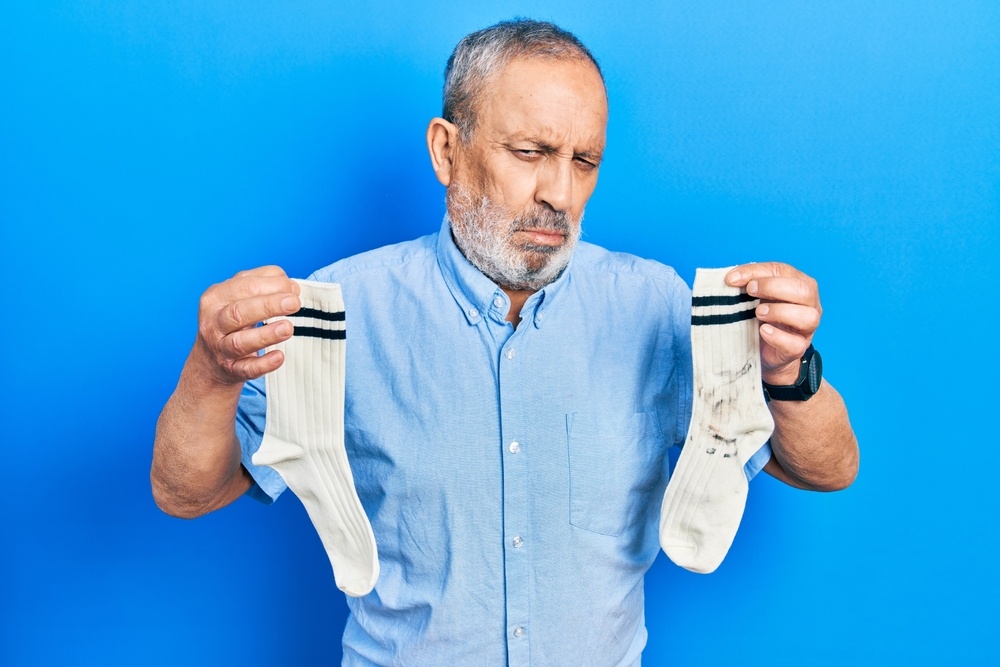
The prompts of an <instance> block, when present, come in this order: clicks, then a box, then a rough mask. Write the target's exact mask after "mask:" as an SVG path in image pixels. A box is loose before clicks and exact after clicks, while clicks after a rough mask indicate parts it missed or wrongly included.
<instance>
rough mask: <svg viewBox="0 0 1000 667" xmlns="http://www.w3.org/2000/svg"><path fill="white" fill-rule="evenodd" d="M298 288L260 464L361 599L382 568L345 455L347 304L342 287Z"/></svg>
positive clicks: (270, 389)
mask: <svg viewBox="0 0 1000 667" xmlns="http://www.w3.org/2000/svg"><path fill="white" fill-rule="evenodd" d="M295 282H297V283H298V284H299V285H300V286H301V288H302V291H301V294H300V295H299V299H300V301H301V302H302V309H301V310H299V311H298V312H297V313H294V314H292V315H291V316H289V317H288V318H287V319H289V320H290V321H291V322H292V324H293V325H294V326H295V332H294V335H293V336H292V337H291V338H290V339H288V340H287V341H285V342H284V343H281V344H279V345H276V346H274V349H279V350H283V352H284V354H285V361H284V363H283V364H282V365H281V367H280V368H278V369H277V370H275V371H272V372H271V373H268V374H267V375H266V376H265V381H266V384H267V417H266V428H265V432H264V440H263V442H261V445H260V449H258V450H257V452H256V453H255V454H254V455H253V462H254V464H255V465H266V466H271V467H272V468H274V469H275V470H276V471H277V472H278V474H279V475H281V478H282V479H283V480H285V483H286V484H287V485H288V488H290V489H291V490H292V491H294V492H295V495H296V496H298V497H299V500H301V501H302V504H303V505H304V506H305V508H306V512H308V514H309V518H310V519H311V520H312V523H313V526H314V527H315V528H316V532H317V533H319V537H320V539H321V540H322V541H323V546H324V547H325V548H326V553H327V555H328V556H329V557H330V563H331V564H332V565H333V575H334V579H335V580H336V582H337V587H338V588H340V590H342V591H344V592H345V593H347V594H348V595H351V596H354V597H358V596H361V595H365V594H366V593H368V592H370V591H371V590H372V588H373V587H374V586H375V580H376V579H378V572H379V567H378V552H377V550H376V546H375V536H374V534H373V533H372V528H371V524H370V523H369V522H368V517H367V516H366V515H365V511H364V509H363V508H362V507H361V501H360V500H358V494H357V491H356V490H355V488H354V478H353V477H352V475H351V468H350V465H349V463H348V461H347V450H346V449H344V358H345V347H346V340H345V338H346V329H345V325H344V301H343V299H342V297H341V294H340V285H337V284H335V283H320V282H312V281H305V280H296V281H295ZM277 319H283V318H277Z"/></svg>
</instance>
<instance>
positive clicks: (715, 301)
mask: <svg viewBox="0 0 1000 667" xmlns="http://www.w3.org/2000/svg"><path fill="white" fill-rule="evenodd" d="M731 269H732V267H728V268H724V269H697V270H696V272H695V278H694V286H693V288H692V290H691V292H692V297H691V326H692V327H704V326H714V325H721V324H733V323H735V322H742V321H744V320H749V319H751V318H753V317H754V316H755V311H756V309H757V306H758V305H759V304H760V299H758V298H756V297H753V296H750V295H749V294H747V293H746V292H745V291H744V290H743V289H741V288H739V287H732V286H730V285H727V284H726V274H728V273H729V271H730V270H731Z"/></svg>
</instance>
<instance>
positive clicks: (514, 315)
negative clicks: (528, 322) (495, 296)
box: [500, 287, 534, 329]
mask: <svg viewBox="0 0 1000 667" xmlns="http://www.w3.org/2000/svg"><path fill="white" fill-rule="evenodd" d="M500 289H502V290H503V293H504V294H506V295H507V298H508V299H510V310H508V311H507V321H508V322H510V323H511V324H513V325H514V328H515V329H516V328H517V325H518V324H520V323H521V309H522V308H524V302H525V301H527V300H528V298H529V297H530V296H531V295H532V294H534V292H533V291H532V290H519V289H510V288H508V287H501V288H500Z"/></svg>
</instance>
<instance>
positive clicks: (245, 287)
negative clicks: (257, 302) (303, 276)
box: [221, 273, 299, 298]
mask: <svg viewBox="0 0 1000 667" xmlns="http://www.w3.org/2000/svg"><path fill="white" fill-rule="evenodd" d="M221 287H222V288H223V289H222V290H221V291H222V292H224V293H225V294H227V295H229V297H230V298H233V297H236V298H241V297H247V296H262V295H265V294H277V293H279V292H285V293H288V294H296V295H297V294H298V293H299V286H298V285H297V284H296V283H295V281H294V280H292V279H291V278H288V277H286V276H284V275H281V276H276V275H274V276H272V275H257V274H252V273H248V274H247V275H243V276H238V277H234V278H231V279H229V280H227V281H226V282H224V283H222V285H221Z"/></svg>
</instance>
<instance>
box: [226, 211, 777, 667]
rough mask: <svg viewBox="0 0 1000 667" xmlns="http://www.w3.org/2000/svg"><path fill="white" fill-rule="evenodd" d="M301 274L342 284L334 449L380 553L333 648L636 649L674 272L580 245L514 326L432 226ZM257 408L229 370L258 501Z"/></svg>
mask: <svg viewBox="0 0 1000 667" xmlns="http://www.w3.org/2000/svg"><path fill="white" fill-rule="evenodd" d="M312 279H314V280H321V281H330V282H338V283H340V284H341V286H342V290H343V296H344V304H345V310H346V313H347V322H346V326H347V332H348V333H347V371H346V383H347V386H346V393H345V444H346V447H347V452H348V456H349V459H350V462H351V468H352V470H353V473H354V480H355V483H356V486H357V490H358V495H359V497H360V498H361V502H362V504H363V506H364V508H365V511H366V512H367V514H368V516H369V518H370V519H371V523H372V529H373V530H374V533H375V539H376V542H377V544H378V552H379V563H380V566H381V575H380V577H379V580H378V583H377V584H376V586H375V590H374V591H373V592H372V593H370V594H369V595H366V596H364V597H362V598H357V599H354V598H348V605H349V607H350V611H351V615H350V617H349V618H348V620H347V627H346V629H345V632H344V664H346V665H370V664H376V665H406V666H407V667H410V666H418V665H435V666H438V665H477V666H489V665H529V664H530V665H591V664H599V665H633V664H638V662H639V658H640V654H641V652H642V649H643V647H644V646H645V644H646V629H645V625H644V621H643V575H644V574H645V573H646V571H647V569H648V568H649V566H650V565H651V564H652V562H653V559H654V558H655V557H656V555H657V553H658V550H659V543H658V534H657V530H658V518H659V508H660V502H661V499H662V497H663V491H664V488H665V486H666V480H667V476H668V457H667V449H668V448H669V447H670V446H672V445H679V444H681V443H682V442H683V440H684V437H685V434H686V430H687V426H688V422H689V420H690V415H691V383H692V377H691V376H692V370H691V351H690V331H691V293H690V291H689V289H688V287H687V286H686V285H685V284H684V282H683V281H682V280H680V278H678V277H677V275H676V274H675V273H674V271H673V270H672V269H670V268H669V267H666V266H664V265H662V264H659V263H656V262H653V261H649V260H644V259H640V258H637V257H634V256H631V255H625V254H620V253H612V252H608V251H607V250H604V249H602V248H599V247H597V246H594V245H591V244H588V243H581V244H580V245H579V247H578V248H577V250H576V252H575V254H574V256H573V259H572V260H571V262H570V265H569V266H568V267H567V269H566V271H564V272H563V274H562V276H560V278H559V279H558V280H556V281H555V282H553V283H552V284H550V285H548V286H547V287H545V288H544V289H542V290H541V291H539V292H537V293H536V294H534V295H532V296H531V298H529V299H528V301H527V303H526V304H525V306H524V308H523V309H522V311H521V317H522V321H521V323H520V324H519V325H518V327H517V329H516V330H515V329H514V328H513V326H511V325H510V324H509V323H508V322H506V320H505V317H506V315H507V311H508V308H509V307H510V301H509V299H508V298H507V296H506V295H505V294H504V293H503V291H502V290H500V289H499V288H498V287H497V286H496V285H495V284H494V283H493V282H491V281H490V280H489V279H488V278H486V277H485V276H484V275H483V274H482V273H480V272H479V271H478V270H477V269H476V268H475V267H473V266H472V265H471V264H470V263H469V262H468V261H467V260H466V259H465V257H464V256H463V255H462V254H461V252H460V251H459V250H458V248H457V247H456V246H455V244H454V241H453V240H452V238H451V234H450V232H449V229H448V226H447V221H446V222H445V225H444V226H443V227H442V230H441V232H440V233H438V234H433V235H430V236H426V237H423V238H420V239H417V240H415V241H411V242H407V243H401V244H398V245H394V246H389V247H385V248H381V249H379V250H375V251H372V252H368V253H364V254H361V255H357V256H355V257H351V258H348V259H345V260H342V261H339V262H337V263H335V264H332V265H331V266H328V267H326V268H325V269H322V270H320V271H318V272H316V273H315V274H314V275H313V276H312ZM264 414H265V399H264V396H263V381H258V382H253V383H248V384H247V385H246V387H245V389H244V393H243V397H242V400H241V403H240V411H239V415H238V417H237V432H238V433H239V436H240V440H241V442H242V445H243V465H244V466H246V468H247V469H248V470H249V471H250V473H251V474H252V475H253V477H254V479H255V480H256V482H257V486H255V487H254V488H253V489H251V491H250V493H251V495H254V496H256V497H258V498H259V499H262V500H265V501H270V500H271V499H273V498H276V497H277V496H278V495H279V494H280V493H281V492H282V491H283V490H284V489H285V484H284V482H283V481H282V480H281V478H280V477H279V476H278V474H277V473H275V472H274V471H273V470H272V469H270V468H267V467H257V466H254V465H253V464H252V463H251V461H250V457H251V455H252V454H253V452H254V451H256V449H257V447H258V446H259V444H260V439H261V433H262V432H263V429H264ZM769 456H770V449H769V448H768V447H765V448H764V449H762V450H761V451H760V452H759V453H758V454H757V456H756V457H754V459H752V460H751V461H750V463H748V464H747V472H748V474H749V475H751V476H752V475H753V474H756V472H757V471H758V470H759V469H760V468H761V467H763V465H764V463H765V462H766V461H767V459H768V457H769Z"/></svg>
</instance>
